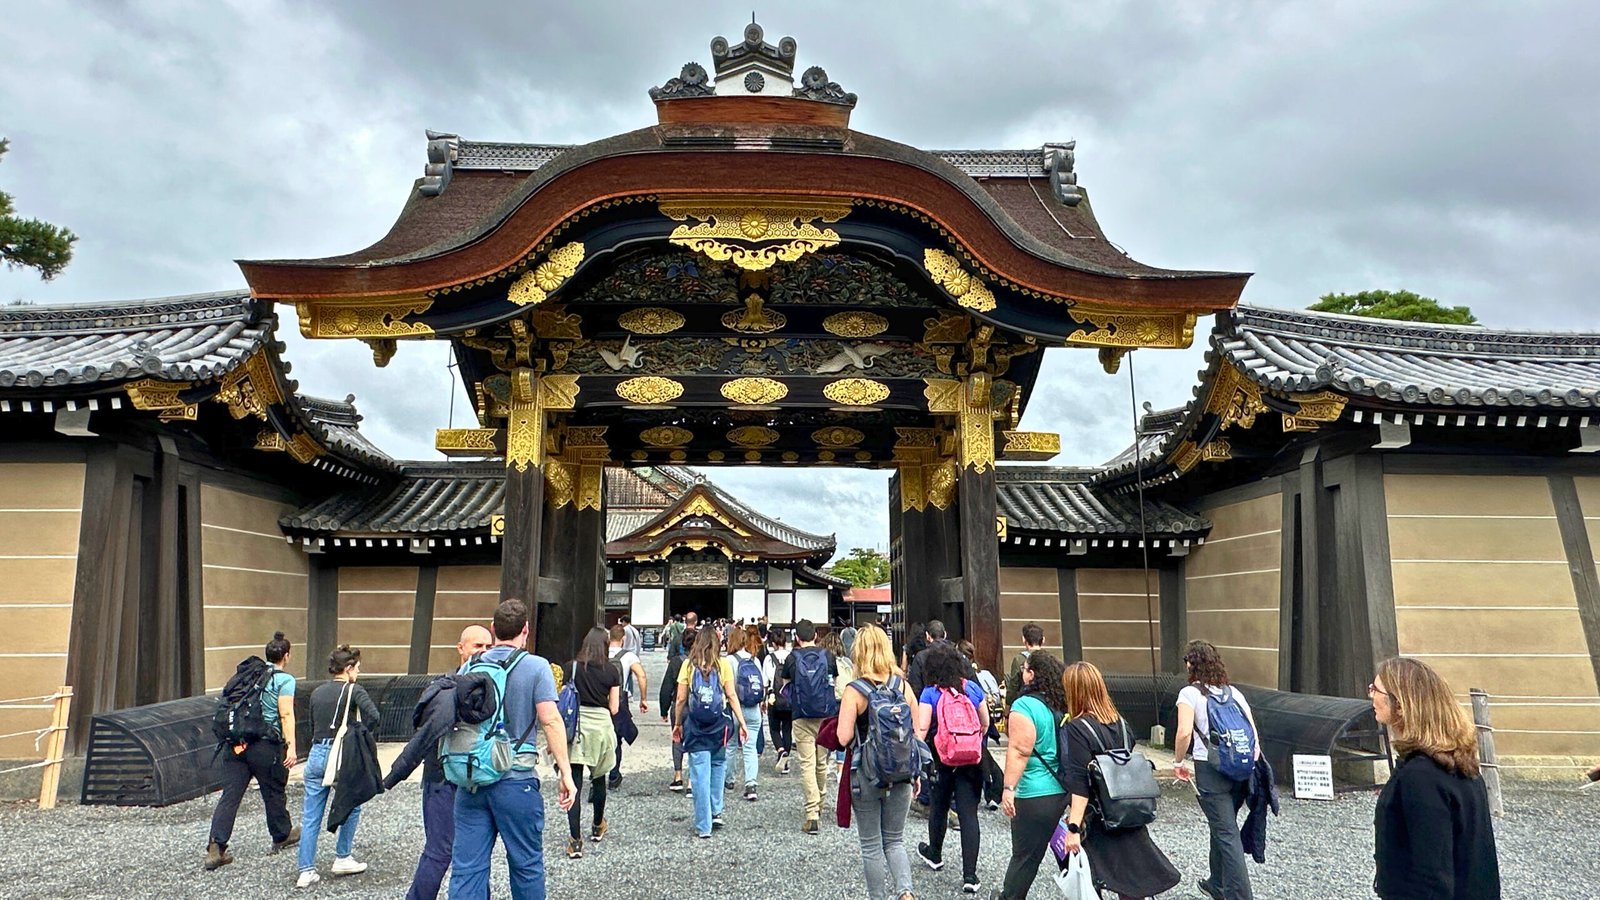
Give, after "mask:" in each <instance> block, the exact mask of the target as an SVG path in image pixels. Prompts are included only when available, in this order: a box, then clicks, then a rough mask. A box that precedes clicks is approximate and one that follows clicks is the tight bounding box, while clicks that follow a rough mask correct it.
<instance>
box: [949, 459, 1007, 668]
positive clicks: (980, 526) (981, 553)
mask: <svg viewBox="0 0 1600 900" xmlns="http://www.w3.org/2000/svg"><path fill="white" fill-rule="evenodd" d="M956 507H957V509H958V510H959V514H960V520H961V599H962V603H963V606H964V608H963V610H962V611H963V613H964V617H965V619H966V636H967V640H969V641H972V647H973V650H974V652H975V653H976V655H977V660H978V664H979V665H980V666H983V667H984V668H987V669H990V670H992V671H998V670H999V666H1000V542H999V538H998V537H996V534H995V471H994V466H993V465H989V466H986V467H984V468H983V469H982V470H981V471H980V470H978V469H977V468H976V467H974V466H970V465H966V466H962V467H961V474H960V493H959V498H958V500H957V503H956Z"/></svg>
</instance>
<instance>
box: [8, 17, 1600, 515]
mask: <svg viewBox="0 0 1600 900" xmlns="http://www.w3.org/2000/svg"><path fill="white" fill-rule="evenodd" d="M748 11H749V7H748V5H743V4H736V3H727V2H712V3H703V4H700V5H697V6H696V7H694V9H693V11H692V13H685V12H683V11H677V10H667V9H666V8H663V7H661V6H660V5H659V4H657V3H647V2H642V0H634V2H615V3H593V4H564V3H563V4H557V3H547V4H466V5H457V6H456V7H453V8H451V9H450V10H449V12H448V13H445V12H443V11H442V8H441V7H440V6H439V5H438V4H437V3H424V2H420V0H401V2H387V3H383V4H348V3H341V4H318V3H310V2H277V3H267V2H263V3H255V4H207V3H190V4H167V5H134V4H98V5H88V4H84V5H77V6H69V5H61V4H23V5H19V6H18V7H17V8H16V9H13V10H8V12H7V19H6V31H7V41H6V52H5V53H4V54H0V110H4V118H3V120H0V132H3V133H4V134H5V135H6V136H8V137H10V138H11V139H12V142H13V151H12V153H10V154H8V155H7V157H6V159H5V162H4V164H3V165H0V188H3V189H5V190H8V191H10V192H11V193H13V194H14V195H16V198H17V201H18V205H19V208H20V209H22V210H23V211H24V213H25V214H28V215H36V216H40V217H43V218H46V219H49V220H51V221H56V222H59V223H61V224H64V225H67V226H69V227H71V228H73V229H74V230H75V231H77V233H78V234H80V235H81V236H82V240H81V242H80V244H79V247H78V252H77V260H76V261H75V262H74V263H73V264H72V266H71V267H69V268H68V269H67V271H66V272H65V273H64V274H63V275H62V276H61V277H60V278H59V279H57V281H55V282H52V283H50V284H41V283H39V282H38V281H37V280H36V279H34V278H33V277H32V276H31V275H29V274H28V273H23V272H0V300H10V299H17V298H26V299H30V300H35V301H39V302H61V301H68V300H106V299H123V298H131V297H145V296H156V295H161V294H173V293H187V292H193V291H199V290H209V289H215V288H219V287H227V286H232V285H237V284H239V283H240V282H241V279H240V277H239V274H238V270H237V268H236V267H235V266H234V265H233V264H232V262H231V260H232V259H234V258H238V257H297V256H325V255H331V254H337V253H343V252H346V251H349V250H353V249H356V248H358V247H361V246H364V245H366V244H368V243H371V242H372V241H373V240H375V239H376V238H377V237H379V236H380V235H381V234H382V233H383V232H384V231H385V230H386V228H387V227H388V225H389V223H390V222H391V221H392V220H393V217H394V215H395V214H396V213H397V212H398V210H399V208H400V205H401V203H402V202H403V201H404V198H405V195H406V192H407V190H408V189H409V187H410V185H411V183H412V181H413V180H414V179H415V178H416V177H417V176H418V175H420V174H421V167H422V163H423V141H422V134H421V132H422V130H423V129H424V128H438V129H444V130H450V131H457V132H459V133H461V134H463V135H467V136H470V137H475V138H481V139H500V140H528V141H552V142H581V141H588V140H594V139H598V138H601V137H604V136H606V135H609V134H613V133H616V132H619V131H624V130H628V129H632V128H637V127H640V126H643V125H647V124H650V123H651V122H653V121H654V117H653V115H652V110H651V108H650V105H649V101H648V99H647V98H646V95H645V91H646V89H647V88H649V87H650V86H651V85H655V84H660V83H661V82H662V81H664V80H666V79H667V78H669V77H671V76H672V75H674V74H676V72H677V70H678V68H679V66H681V65H682V64H683V63H684V62H685V61H688V60H691V59H694V60H699V61H701V62H708V61H709V51H708V50H707V43H708V42H709V40H710V39H711V37H713V36H714V35H717V34H723V35H728V36H734V35H737V34H738V33H739V31H740V30H741V29H742V27H743V23H744V22H745V21H746V20H747V19H746V17H747V16H748ZM762 18H763V25H764V26H765V27H766V29H767V33H768V36H769V38H776V37H778V36H781V35H792V36H794V37H795V38H796V40H797V41H798V42H799V52H800V64H801V65H802V66H807V65H812V64H820V65H823V66H825V67H826V68H827V70H828V73H829V75H830V76H831V77H832V78H833V79H835V80H837V81H839V82H840V83H842V84H843V85H844V86H845V87H846V88H847V89H849V90H852V91H855V92H856V93H857V94H859V95H860V97H861V102H860V106H859V107H858V108H857V110H856V112H855V116H854V124H855V125H856V127H857V128H859V129H861V130H863V131H869V132H872V133H875V134H881V135H883V136H885V137H889V138H893V139H895V140H900V141H904V142H906V143H909V144H913V145H917V146H922V147H960V146H967V147H995V146H1036V145H1037V144H1039V143H1041V142H1043V141H1046V140H1059V139H1070V138H1077V139H1078V140H1079V153H1078V163H1079V166H1078V168H1079V171H1080V173H1081V178H1082V181H1083V184H1084V185H1085V186H1086V188H1087V189H1088V191H1089V193H1090V195H1091V197H1092V198H1093V202H1094V206H1095V211H1096V213H1097V215H1098V216H1099V217H1100V219H1101V221H1102V223H1103V224H1104V225H1105V227H1106V230H1107V233H1108V234H1109V235H1110V236H1111V237H1112V238H1113V239H1114V240H1115V241H1117V242H1118V243H1119V245H1121V246H1123V247H1126V248H1127V249H1128V250H1129V252H1131V253H1132V254H1133V255H1134V256H1135V257H1136V258H1139V259H1141V260H1144V261H1147V262H1150V263H1153V264H1156V265H1162V266H1168V267H1172V268H1213V269H1234V270H1241V271H1254V272H1256V273H1257V274H1256V277H1255V278H1254V279H1253V280H1252V282H1251V285H1250V288H1249V289H1248V291H1247V293H1246V299H1247V300H1248V301H1250V302H1255V303H1261V304H1266V305H1274V306H1288V307H1298V306H1304V305H1306V304H1307V303H1309V302H1311V301H1312V300H1314V299H1315V297H1316V296H1318V295H1320V294H1322V293H1325V292H1328V291H1345V290H1360V289H1365V288H1370V287H1391V288H1393V287H1405V288H1409V289H1411V290H1415V291H1418V292H1420V293H1424V294H1428V295H1431V296H1436V297H1439V298H1440V299H1441V300H1444V301H1446V302H1448V303H1452V304H1458V303H1459V304H1467V305H1470V306H1472V307H1473V308H1474V309H1475V310H1476V311H1477V313H1478V314H1479V317H1480V318H1482V319H1483V320H1484V321H1486V322H1488V323H1490V324H1493V325H1499V326H1505V327H1536V328H1551V329H1589V330H1593V329H1595V328H1596V327H1597V324H1600V323H1597V317H1596V315H1595V314H1594V312H1593V311H1592V309H1593V305H1592V300H1591V296H1590V295H1591V293H1592V287H1591V285H1592V283H1593V276H1594V262H1593V260H1594V258H1595V248H1596V247H1597V246H1600V225H1597V224H1596V223H1600V181H1597V180H1596V179H1595V178H1594V177H1593V174H1592V171H1591V166H1592V164H1591V159H1592V156H1593V148H1594V147H1595V146H1596V145H1597V144H1600V107H1597V105H1596V104H1595V103H1594V102H1593V96H1592V95H1593V91H1594V85H1595V84H1597V83H1600V57H1597V56H1596V54H1594V53H1593V49H1592V48H1593V47H1595V46H1596V45H1600V7H1596V6H1594V5H1593V4H1588V3H1582V2H1577V0H1566V2H1554V0H1552V2H1533V3H1524V4H1518V6H1517V7H1516V9H1515V11H1514V12H1513V11H1509V10H1508V9H1507V8H1506V7H1505V6H1503V5H1501V4H1493V3H1487V2H1464V3H1463V2H1444V0H1436V2H1430V3H1413V4H1398V5H1397V4H1391V3H1384V2H1377V0H1368V2H1354V3H1341V4H1316V5H1304V4H1295V5H1289V4H1275V3H1264V2H1261V3H1191V4H1183V5H1180V6H1173V5H1171V4H1158V3H1148V2H1146V3H1121V4H1105V5H1091V6H1088V7H1085V6H1084V5H1082V4H1079V5H1076V6H1071V7H1064V6H1062V5H1060V4H1056V3H1046V2H1039V3H1023V2H1010V3H993V2H987V3H965V4H959V5H951V6H941V7H940V8H939V11H938V13H937V14H936V15H933V14H929V7H928V6H926V5H924V4H911V3H909V2H900V3H878V4H853V3H845V2H842V0H839V2H826V0H816V2H810V3H806V4H804V5H800V4H782V5H781V6H780V7H779V8H774V9H770V10H763V11H762ZM282 314H283V316H284V319H285V323H286V325H287V326H288V327H287V328H286V331H288V332H291V336H290V337H289V340H290V343H291V347H290V354H289V355H290V358H291V359H292V360H293V361H294V363H295V376H296V377H297V378H298V379H299V380H300V383H301V386H302V388H303V389H304V390H306V391H307V392H310V393H316V394H321V395H326V396H333V397H342V396H344V394H346V393H349V392H354V393H356V394H357V395H358V398H359V403H360V405H361V408H362V410H363V412H364V413H365V414H366V416H367V419H366V422H365V423H364V427H366V428H367V429H368V431H369V432H370V433H371V434H372V436H373V438H374V439H375V440H377V441H378V442H379V443H380V444H381V445H383V446H385V447H386V448H389V449H390V450H391V451H393V452H395V453H396V454H397V455H402V456H430V455H432V452H431V433H432V429H433V428H434V427H436V426H438V425H442V424H444V422H445V420H446V419H447V417H448V409H449V403H450V397H451V395H452V393H453V392H454V393H456V404H457V406H456V421H457V423H458V424H459V423H463V422H465V421H467V420H468V419H470V412H469V411H468V410H467V408H466V406H465V400H464V397H462V396H461V395H460V393H459V391H458V390H457V389H455V388H454V387H453V383H452V381H451V380H450V378H449V373H448V371H447V370H446V368H445V366H446V362H447V353H446V352H445V348H444V347H443V345H434V344H427V343H424V344H416V345H407V346H404V347H402V348H401V351H400V354H399V356H398V357H397V358H396V359H395V361H394V362H393V363H392V364H391V365H390V367H389V368H387V369H382V370H379V369H374V368H373V367H372V366H371V363H370V360H369V357H368V355H367V351H366V349H365V348H364V347H361V346H359V345H349V346H346V345H343V344H340V343H337V342H308V341H302V340H300V339H299V337H298V335H297V334H292V332H293V324H292V320H293V314H292V311H287V310H285V311H283V312H282ZM1199 331H1200V335H1199V336H1198V337H1197V344H1201V345H1203V344H1204V333H1205V331H1206V327H1205V326H1204V325H1202V327H1201V329H1200V330H1199ZM1137 357H1138V358H1137V360H1136V364H1135V367H1136V369H1137V373H1138V377H1139V386H1140V399H1141V400H1150V401H1151V402H1152V403H1153V404H1154V405H1155V406H1157V407H1158V408H1159V407H1164V406H1170V405H1176V404H1180V403H1182V402H1185V401H1186V400H1187V399H1188V398H1189V391H1190V388H1191V386H1192V385H1193V383H1194V373H1195V371H1196V370H1197V369H1198V368H1199V367H1200V365H1201V361H1200V357H1201V353H1200V348H1199V347H1197V348H1195V349H1192V350H1189V351H1182V352H1155V351H1144V352H1141V353H1139V354H1137ZM1024 427H1028V428H1035V429H1042V430H1059V431H1061V433H1062V436H1063V445H1064V447H1065V448H1066V450H1065V452H1064V453H1063V455H1062V459H1061V460H1060V462H1062V463H1070V464H1092V463H1096V462H1100V461H1102V460H1104V459H1105V458H1106V457H1108V456H1110V455H1111V454H1113V453H1115V452H1116V451H1117V450H1118V449H1120V448H1121V447H1122V446H1123V445H1124V444H1125V443H1126V442H1127V441H1128V440H1129V438H1130V437H1131V433H1132V426H1131V412H1130V411H1129V402H1128V397H1127V372H1126V371H1124V372H1123V373H1122V374H1120V375H1118V376H1107V375H1105V374H1104V373H1103V372H1101V371H1100V369H1099V367H1098V365H1096V363H1095V360H1094V355H1093V354H1092V353H1090V352H1074V351H1052V352H1050V353H1049V354H1047V356H1046V360H1045V364H1044V370H1043V374H1042V376H1041V378H1040V380H1039V383H1038V386H1037V389H1036V394H1035V396H1034V398H1033V401H1032V405H1031V407H1030V409H1029V411H1028V413H1027V415H1026V416H1025V418H1024ZM767 471H768V470H762V471H760V472H757V471H753V470H744V469H727V470H719V471H717V472H714V473H713V475H714V477H716V478H717V479H718V480H719V481H722V482H724V483H726V484H727V485H728V486H729V487H730V489H736V490H738V491H739V492H740V493H741V495H743V496H746V497H749V498H750V499H751V502H753V503H757V504H758V505H760V506H762V508H763V509H767V510H768V511H769V512H772V513H773V514H775V515H781V516H784V517H785V518H786V519H788V520H789V521H793V522H794V523H795V524H797V525H801V526H802V527H805V528H808V529H810V530H820V531H823V532H828V531H838V532H839V537H840V543H841V546H845V547H849V546H852V545H855V544H862V545H875V544H883V543H886V542H887V530H886V515H885V511H884V497H885V491H884V489H883V475H882V474H881V473H858V472H848V471H844V470H807V471H804V472H795V473H790V472H783V471H777V472H774V473H772V474H771V475H767V474H766V473H767Z"/></svg>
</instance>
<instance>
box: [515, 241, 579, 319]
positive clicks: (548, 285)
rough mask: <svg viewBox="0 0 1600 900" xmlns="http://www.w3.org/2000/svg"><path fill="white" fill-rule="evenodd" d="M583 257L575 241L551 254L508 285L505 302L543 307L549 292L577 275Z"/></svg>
mask: <svg viewBox="0 0 1600 900" xmlns="http://www.w3.org/2000/svg"><path fill="white" fill-rule="evenodd" d="M583 256H584V248H583V244H582V243H581V242H577V241H574V242H573V243H570V244H567V245H566V246H565V247H558V248H556V249H555V250H552V251H550V255H549V256H548V257H546V258H545V261H544V262H542V263H540V264H539V265H538V266H536V267H534V268H532V269H530V270H528V271H526V272H524V273H522V276H521V277H520V278H518V279H517V280H516V281H514V282H512V283H511V288H510V290H508V291H507V292H506V299H507V300H510V301H511V302H512V303H515V304H517V305H518V306H528V305H530V304H538V303H543V302H544V301H545V298H547V297H549V296H550V292H551V291H553V290H555V289H556V288H558V287H561V285H563V284H565V283H566V281H567V279H568V278H571V277H572V276H573V275H574V274H575V273H576V272H577V271H578V266H579V265H581V264H582V263H583Z"/></svg>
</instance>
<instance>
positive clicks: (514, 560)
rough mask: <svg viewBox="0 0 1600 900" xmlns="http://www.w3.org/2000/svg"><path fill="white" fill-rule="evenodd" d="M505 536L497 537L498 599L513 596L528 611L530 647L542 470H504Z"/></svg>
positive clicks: (541, 518) (541, 517) (534, 622)
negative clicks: (498, 542)
mask: <svg viewBox="0 0 1600 900" xmlns="http://www.w3.org/2000/svg"><path fill="white" fill-rule="evenodd" d="M505 517H506V520H505V533H504V534H503V535H502V536H501V537H500V599H501V600H509V599H511V598H513V597H515V598H516V599H518V600H521V601H522V602H523V603H525V604H527V606H528V611H529V620H528V643H529V644H532V643H533V639H534V634H533V632H534V629H535V628H536V627H537V624H538V622H537V616H535V615H534V611H535V606H536V604H537V603H538V600H539V598H538V596H537V593H538V586H539V532H540V528H541V526H542V525H543V522H544V467H543V466H532V465H530V466H528V467H527V468H526V469H520V470H519V469H518V468H517V467H516V466H515V465H511V466H507V467H506V500H505Z"/></svg>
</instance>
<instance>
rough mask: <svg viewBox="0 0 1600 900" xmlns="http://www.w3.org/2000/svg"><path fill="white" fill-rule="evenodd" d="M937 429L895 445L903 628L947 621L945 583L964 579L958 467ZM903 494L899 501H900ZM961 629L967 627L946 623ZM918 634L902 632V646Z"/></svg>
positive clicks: (912, 432) (905, 435)
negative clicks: (943, 453)
mask: <svg viewBox="0 0 1600 900" xmlns="http://www.w3.org/2000/svg"><path fill="white" fill-rule="evenodd" d="M935 440H936V438H935V435H934V432H933V430H932V429H927V430H922V429H902V430H901V443H900V444H897V445H896V451H895V455H896V459H897V460H898V464H899V470H900V471H899V475H898V477H897V478H896V479H895V488H896V490H893V491H891V492H890V498H889V502H890V503H892V504H894V506H893V507H892V508H891V509H890V511H889V515H890V517H891V520H896V524H895V525H894V526H891V527H894V528H896V534H895V536H896V538H897V540H898V543H897V548H898V551H899V558H898V562H897V563H896V565H895V568H894V579H895V581H894V584H893V590H894V592H895V596H896V598H897V599H896V605H897V608H898V609H900V610H902V615H903V617H904V621H902V622H901V626H902V628H906V627H909V626H911V625H913V624H926V623H927V622H928V620H929V619H941V618H945V617H946V616H947V613H946V610H945V606H944V602H943V600H944V596H943V595H944V589H943V583H944V581H945V579H947V578H953V577H956V576H958V575H959V574H960V571H961V569H960V566H961V558H960V553H959V550H958V547H959V536H960V530H959V526H958V523H957V522H956V508H955V493H956V491H955V480H956V475H955V464H954V463H953V462H952V461H951V460H949V459H946V458H941V457H940V456H939V455H938V453H937V448H936V447H935ZM896 495H898V496H896ZM947 624H949V625H951V626H952V627H953V629H956V630H959V629H960V628H961V627H962V623H961V622H959V621H957V622H954V623H947ZM913 637H914V635H911V634H907V633H902V635H901V640H902V641H910V640H911V639H912V638H913Z"/></svg>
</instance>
